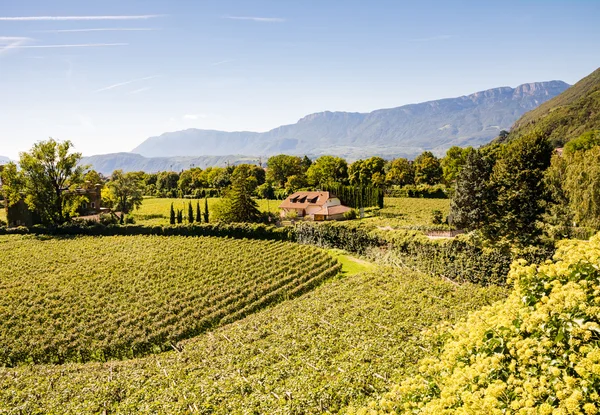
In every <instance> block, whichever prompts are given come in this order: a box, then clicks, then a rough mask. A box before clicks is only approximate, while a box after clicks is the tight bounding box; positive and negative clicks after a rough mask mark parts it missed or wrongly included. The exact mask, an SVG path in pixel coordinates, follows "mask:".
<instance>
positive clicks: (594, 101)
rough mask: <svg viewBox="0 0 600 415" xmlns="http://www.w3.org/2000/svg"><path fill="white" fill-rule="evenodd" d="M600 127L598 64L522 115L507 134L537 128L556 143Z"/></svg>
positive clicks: (561, 143) (526, 132)
mask: <svg viewBox="0 0 600 415" xmlns="http://www.w3.org/2000/svg"><path fill="white" fill-rule="evenodd" d="M598 128H600V68H599V69H597V70H596V71H594V72H593V73H591V74H590V75H588V76H586V77H585V78H583V79H582V80H581V81H579V82H577V83H576V84H575V85H573V86H572V87H570V88H569V89H567V90H566V91H565V92H563V93H562V94H560V95H558V96H557V97H554V98H552V99H551V100H549V101H546V102H545V103H543V104H542V105H540V106H539V107H538V108H536V109H534V110H532V111H529V112H528V113H526V114H525V115H523V116H522V117H521V118H520V119H519V120H518V121H517V122H515V124H514V125H513V127H512V130H511V132H510V138H517V137H521V136H523V135H526V134H528V133H530V132H532V131H534V130H540V131H541V132H543V134H544V135H545V136H546V137H548V138H549V139H550V140H551V141H552V143H553V144H554V146H556V147H560V146H562V145H564V144H565V143H566V142H568V141H569V140H571V139H573V138H576V137H579V136H580V135H581V134H583V133H585V132H587V131H589V130H593V129H598Z"/></svg>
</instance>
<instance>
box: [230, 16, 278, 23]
mask: <svg viewBox="0 0 600 415" xmlns="http://www.w3.org/2000/svg"><path fill="white" fill-rule="evenodd" d="M223 19H231V20H251V21H253V22H263V23H282V22H285V19H284V18H282V17H257V16H223Z"/></svg>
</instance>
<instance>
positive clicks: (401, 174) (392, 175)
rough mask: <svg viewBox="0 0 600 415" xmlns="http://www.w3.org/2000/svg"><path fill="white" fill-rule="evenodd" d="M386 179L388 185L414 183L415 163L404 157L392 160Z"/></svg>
mask: <svg viewBox="0 0 600 415" xmlns="http://www.w3.org/2000/svg"><path fill="white" fill-rule="evenodd" d="M385 181H386V184H387V185H388V186H406V185H412V184H414V183H415V168H414V165H413V163H411V162H410V161H408V160H407V159H405V158H402V157H400V158H397V159H394V160H392V161H391V162H390V163H389V165H388V172H387V174H386V176H385Z"/></svg>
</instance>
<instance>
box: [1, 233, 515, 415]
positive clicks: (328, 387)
mask: <svg viewBox="0 0 600 415" xmlns="http://www.w3.org/2000/svg"><path fill="white" fill-rule="evenodd" d="M254 243H256V242H254ZM504 292H505V290H504V289H501V288H498V287H487V288H483V287H478V286H476V285H470V284H465V285H463V286H461V287H457V286H455V285H453V284H451V283H449V282H444V281H442V280H441V279H439V278H436V277H429V276H426V275H423V274H419V273H412V272H408V271H393V270H391V269H374V270H373V271H370V272H367V273H360V274H356V275H351V276H346V277H343V278H334V279H332V280H331V281H330V282H328V283H327V284H323V285H321V286H319V287H317V288H316V289H315V290H313V291H311V292H309V293H307V294H305V295H303V296H302V297H299V298H296V299H293V300H290V301H284V302H282V303H280V304H277V305H275V306H274V307H271V308H268V309H266V310H262V311H260V312H258V313H255V314H252V315H250V316H248V317H247V318H245V319H243V320H239V321H236V322H234V323H233V324H228V325H225V326H222V327H219V328H216V329H215V330H213V331H209V332H207V333H204V334H201V335H199V336H197V337H194V338H192V339H190V340H187V341H185V342H183V344H182V345H180V346H179V347H178V349H179V350H178V351H175V350H172V351H170V352H166V353H162V354H159V355H153V356H146V357H143V358H139V359H133V360H125V361H112V362H107V363H99V362H89V363H85V364H69V365H58V366H57V365H31V366H30V365H24V366H21V367H17V368H4V369H3V368H0V413H3V410H6V411H8V413H13V412H14V413H39V414H41V413H44V414H81V413H107V414H131V413H154V414H179V413H187V414H242V413H247V414H252V413H261V414H314V413H338V412H339V411H340V410H342V409H343V408H344V407H345V406H347V405H349V404H360V403H361V402H362V403H366V402H367V401H368V400H369V399H372V397H374V396H376V395H378V394H379V393H383V392H384V391H386V390H388V389H389V387H390V386H391V385H392V384H393V383H394V382H395V381H396V380H397V379H401V378H402V377H403V376H405V375H410V374H411V373H414V372H415V371H416V364H417V362H418V360H419V358H420V357H423V356H425V355H427V354H429V353H431V352H433V351H435V350H436V349H437V348H438V345H439V341H437V338H431V337H430V336H429V335H428V334H427V333H426V332H425V330H426V329H427V328H429V327H432V326H435V325H437V324H438V323H439V322H441V321H450V322H454V321H456V320H457V319H459V318H461V317H462V316H465V315H466V313H467V312H468V311H469V310H473V309H476V308H478V307H481V306H482V305H486V304H490V303H492V302H494V301H496V300H498V299H499V298H502V297H503V296H504ZM15 409H16V410H15ZM11 410H13V411H11Z"/></svg>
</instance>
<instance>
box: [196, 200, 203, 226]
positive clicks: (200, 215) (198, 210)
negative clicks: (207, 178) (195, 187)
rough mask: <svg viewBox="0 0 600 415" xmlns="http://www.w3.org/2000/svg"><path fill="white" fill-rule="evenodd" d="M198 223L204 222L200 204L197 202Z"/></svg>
mask: <svg viewBox="0 0 600 415" xmlns="http://www.w3.org/2000/svg"><path fill="white" fill-rule="evenodd" d="M196 222H198V223H200V222H202V212H200V202H198V201H196Z"/></svg>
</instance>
